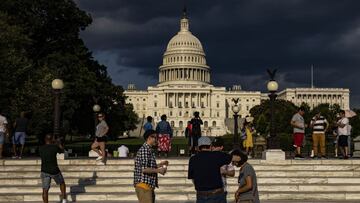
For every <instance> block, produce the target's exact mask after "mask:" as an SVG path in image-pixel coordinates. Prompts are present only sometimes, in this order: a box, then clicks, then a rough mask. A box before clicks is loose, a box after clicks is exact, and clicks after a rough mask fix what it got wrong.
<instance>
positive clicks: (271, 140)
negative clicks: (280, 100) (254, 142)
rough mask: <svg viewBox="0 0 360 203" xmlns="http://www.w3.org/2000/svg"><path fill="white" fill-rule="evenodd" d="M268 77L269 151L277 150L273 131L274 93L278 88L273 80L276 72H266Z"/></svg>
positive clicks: (274, 131)
mask: <svg viewBox="0 0 360 203" xmlns="http://www.w3.org/2000/svg"><path fill="white" fill-rule="evenodd" d="M268 73H269V76H270V80H269V82H268V83H267V89H268V91H269V98H270V137H269V139H268V148H269V149H278V148H279V147H280V146H279V143H278V142H277V141H276V130H275V120H274V119H275V115H274V114H275V112H274V111H275V107H274V104H275V100H276V97H277V94H276V91H277V90H278V88H279V85H278V83H277V82H276V80H275V79H274V78H275V73H276V70H274V71H270V70H268Z"/></svg>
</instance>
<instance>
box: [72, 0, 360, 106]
mask: <svg viewBox="0 0 360 203" xmlns="http://www.w3.org/2000/svg"><path fill="white" fill-rule="evenodd" d="M75 2H76V3H77V4H78V6H79V8H80V9H82V10H85V11H86V12H88V13H89V14H90V15H91V17H92V18H93V22H92V24H91V25H90V26H89V27H88V28H87V29H86V30H85V31H82V32H81V37H82V39H83V40H84V41H85V44H86V46H87V47H88V48H89V49H90V50H91V51H92V52H93V56H94V58H95V59H96V60H98V61H99V62H100V63H101V64H104V65H106V66H107V67H108V73H109V75H110V76H111V78H112V80H113V82H114V83H115V84H118V85H122V86H123V87H124V88H126V87H127V85H128V84H129V83H133V84H136V87H137V88H138V89H146V87H147V86H149V85H156V84H157V82H158V68H159V66H160V65H161V63H162V55H163V53H164V52H165V50H166V46H167V43H168V42H169V40H170V39H171V38H172V37H173V36H174V35H176V33H177V32H178V31H179V20H180V17H181V15H182V10H183V7H184V4H186V7H187V14H188V17H189V20H190V31H191V32H192V34H193V35H195V36H196V37H197V38H199V40H200V41H201V43H202V45H203V47H204V51H205V53H206V59H207V64H208V65H209V66H210V67H211V78H212V79H211V80H212V81H211V83H212V84H213V85H215V86H225V87H231V86H232V85H234V84H239V85H241V86H242V88H243V89H244V90H258V91H262V92H265V91H266V83H267V81H268V79H269V78H268V75H267V73H266V69H268V68H271V69H278V73H277V76H276V78H275V79H276V80H277V81H278V83H279V88H280V90H281V89H284V88H291V87H310V86H311V65H313V67H314V85H315V87H324V88H326V87H338V88H349V89H350V91H351V92H350V96H351V101H350V105H351V107H352V108H354V107H356V108H360V86H359V84H360V82H359V81H360V1H359V0H343V1H339V0H226V1H224V0H206V1H204V0H201V1H200V0H187V1H186V0H156V1H150V0H76V1H75Z"/></svg>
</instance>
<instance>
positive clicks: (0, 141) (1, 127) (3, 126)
mask: <svg viewBox="0 0 360 203" xmlns="http://www.w3.org/2000/svg"><path fill="white" fill-rule="evenodd" d="M7 124H8V121H7V119H6V117H5V116H3V115H2V112H1V110H0V159H2V158H3V156H2V154H3V146H4V143H5V138H7V137H8V136H9V132H8V129H7Z"/></svg>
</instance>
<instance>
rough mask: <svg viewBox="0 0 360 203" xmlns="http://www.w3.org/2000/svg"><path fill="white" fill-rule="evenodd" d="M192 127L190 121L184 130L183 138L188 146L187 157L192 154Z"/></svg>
mask: <svg viewBox="0 0 360 203" xmlns="http://www.w3.org/2000/svg"><path fill="white" fill-rule="evenodd" d="M191 131H192V125H191V121H188V122H187V126H186V128H185V138H187V139H188V145H189V155H191V154H192V151H193V148H194V140H193V136H192V133H191Z"/></svg>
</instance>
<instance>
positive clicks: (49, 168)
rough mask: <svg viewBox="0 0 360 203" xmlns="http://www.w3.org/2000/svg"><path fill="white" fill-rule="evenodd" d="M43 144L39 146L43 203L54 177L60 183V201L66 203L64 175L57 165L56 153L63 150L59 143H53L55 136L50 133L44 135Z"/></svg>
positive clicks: (46, 198) (47, 196) (46, 202)
mask: <svg viewBox="0 0 360 203" xmlns="http://www.w3.org/2000/svg"><path fill="white" fill-rule="evenodd" d="M44 141H45V145H43V146H41V147H40V148H39V154H40V157H41V175H40V177H41V183H42V188H43V193H42V198H43V201H44V203H48V202H49V200H48V198H49V189H50V185H51V179H54V181H55V183H56V184H57V185H60V191H61V198H62V203H66V202H67V201H66V185H65V181H64V177H63V176H62V174H61V171H60V169H59V167H58V163H57V158H56V154H57V153H61V152H63V151H64V148H63V146H62V145H61V143H59V144H54V141H55V138H54V136H53V135H51V134H47V135H46V136H45V139H44Z"/></svg>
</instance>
